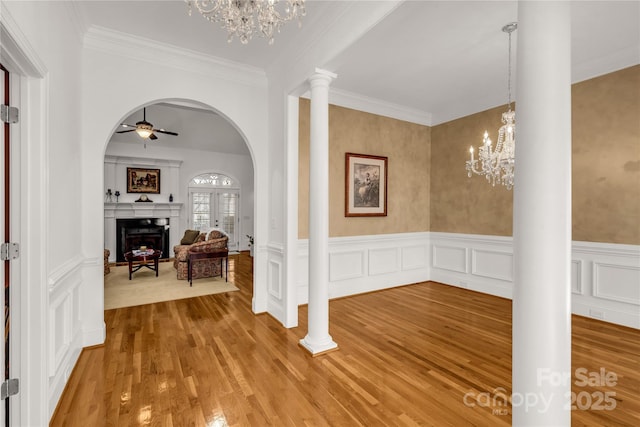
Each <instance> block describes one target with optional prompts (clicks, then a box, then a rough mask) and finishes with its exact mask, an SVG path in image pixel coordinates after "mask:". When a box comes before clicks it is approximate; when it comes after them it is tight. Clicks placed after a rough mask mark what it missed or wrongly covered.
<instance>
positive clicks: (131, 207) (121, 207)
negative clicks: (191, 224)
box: [104, 202, 182, 219]
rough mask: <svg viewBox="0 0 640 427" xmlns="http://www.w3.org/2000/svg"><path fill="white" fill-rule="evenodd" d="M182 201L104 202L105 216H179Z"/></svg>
mask: <svg viewBox="0 0 640 427" xmlns="http://www.w3.org/2000/svg"><path fill="white" fill-rule="evenodd" d="M180 210H182V203H173V202H172V203H156V202H131V203H127V202H119V203H105V204H104V218H105V219H107V218H160V217H179V216H180Z"/></svg>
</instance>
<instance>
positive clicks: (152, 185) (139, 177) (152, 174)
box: [127, 168, 160, 194]
mask: <svg viewBox="0 0 640 427" xmlns="http://www.w3.org/2000/svg"><path fill="white" fill-rule="evenodd" d="M127 193H155V194H160V169H139V168H127Z"/></svg>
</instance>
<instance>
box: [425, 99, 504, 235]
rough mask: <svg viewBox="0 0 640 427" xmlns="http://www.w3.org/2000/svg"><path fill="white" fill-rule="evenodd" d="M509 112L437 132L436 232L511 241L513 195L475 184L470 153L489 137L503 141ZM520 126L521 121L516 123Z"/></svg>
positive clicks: (433, 167) (433, 199)
mask: <svg viewBox="0 0 640 427" xmlns="http://www.w3.org/2000/svg"><path fill="white" fill-rule="evenodd" d="M504 111H505V108H504V107H499V108H494V109H491V110H487V111H483V112H481V113H476V114H473V115H471V116H467V117H463V118H461V119H457V120H453V121H451V122H447V123H444V124H441V125H438V126H434V127H433V128H432V129H431V231H443V232H449V233H469V234H485V235H498V236H510V235H511V223H512V212H513V209H512V207H513V192H512V191H511V190H507V189H505V188H503V186H502V185H499V184H496V186H495V187H492V186H491V184H488V183H487V181H486V180H485V178H483V177H481V176H477V175H476V176H473V177H471V178H469V177H468V176H467V171H466V170H465V161H466V160H467V159H468V158H469V147H470V146H471V145H473V146H474V147H475V148H476V152H477V148H478V145H480V144H482V137H483V134H484V131H485V130H487V131H488V132H489V136H490V137H491V139H492V140H493V141H495V140H497V139H498V138H497V131H498V127H499V125H500V119H501V117H502V113H503V112H504ZM516 122H517V120H516Z"/></svg>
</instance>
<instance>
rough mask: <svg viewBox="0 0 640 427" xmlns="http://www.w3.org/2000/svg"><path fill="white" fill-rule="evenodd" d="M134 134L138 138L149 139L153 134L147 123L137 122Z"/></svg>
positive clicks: (149, 124) (151, 127)
mask: <svg viewBox="0 0 640 427" xmlns="http://www.w3.org/2000/svg"><path fill="white" fill-rule="evenodd" d="M136 133H137V134H138V135H140V138H149V137H150V136H151V134H152V133H153V126H151V123H148V122H138V125H137V127H136Z"/></svg>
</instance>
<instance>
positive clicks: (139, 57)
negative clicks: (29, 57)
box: [84, 26, 267, 87]
mask: <svg viewBox="0 0 640 427" xmlns="http://www.w3.org/2000/svg"><path fill="white" fill-rule="evenodd" d="M84 47H85V48H87V49H93V50H96V51H99V52H104V53H107V54H111V55H114V56H120V57H124V58H128V59H132V60H135V61H141V62H146V63H148V64H152V65H155V66H161V67H167V66H169V67H172V68H176V69H179V70H183V71H187V72H190V73H193V72H195V73H199V74H203V75H206V76H208V77H211V78H220V79H224V80H228V81H233V82H236V83H240V84H244V85H247V86H259V87H264V86H266V84H267V77H266V73H265V72H264V70H261V69H260V68H257V67H251V66H248V65H244V64H239V63H237V62H233V61H228V60H225V59H222V58H218V57H214V56H210V55H204V54H201V53H198V52H195V51H192V50H189V49H184V48H178V47H176V46H172V45H169V44H164V43H159V42H157V41H154V40H151V39H147V38H143V37H138V36H134V35H131V34H127V33H123V32H120V31H114V30H111V29H107V28H104V27H99V26H91V27H90V28H89V29H88V31H87V32H86V34H85V37H84Z"/></svg>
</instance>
